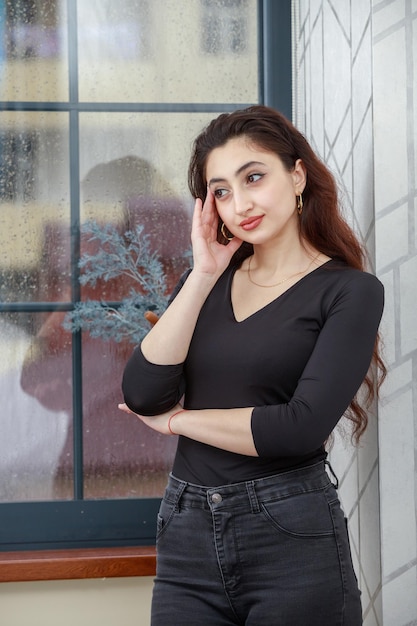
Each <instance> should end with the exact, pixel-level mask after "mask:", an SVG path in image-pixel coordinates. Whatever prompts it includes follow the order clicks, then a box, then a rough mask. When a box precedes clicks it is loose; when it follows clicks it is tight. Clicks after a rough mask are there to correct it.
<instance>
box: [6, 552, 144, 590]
mask: <svg viewBox="0 0 417 626" xmlns="http://www.w3.org/2000/svg"><path fill="white" fill-rule="evenodd" d="M155 571H156V552H155V547H154V546H153V547H151V546H149V547H142V546H141V547H131V548H130V547H129V548H126V547H122V548H90V549H73V550H41V551H39V552H37V551H33V552H2V553H0V582H2V583H4V582H24V581H39V580H68V579H80V578H115V577H123V576H154V575H155Z"/></svg>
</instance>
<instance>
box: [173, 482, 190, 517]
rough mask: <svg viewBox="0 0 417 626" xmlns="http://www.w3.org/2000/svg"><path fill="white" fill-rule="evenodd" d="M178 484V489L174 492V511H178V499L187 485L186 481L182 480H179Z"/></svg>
mask: <svg viewBox="0 0 417 626" xmlns="http://www.w3.org/2000/svg"><path fill="white" fill-rule="evenodd" d="M179 482H180V484H179V485H178V489H177V492H176V494H175V498H174V505H175V511H176V512H177V513H178V512H179V510H180V500H181V496H182V494H183V493H184V490H185V488H186V486H187V483H186V482H184V481H182V480H181V481H179Z"/></svg>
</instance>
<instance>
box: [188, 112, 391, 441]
mask: <svg viewBox="0 0 417 626" xmlns="http://www.w3.org/2000/svg"><path fill="white" fill-rule="evenodd" d="M236 137H244V138H245V139H247V140H248V141H249V142H250V143H252V144H253V145H254V146H256V147H258V148H261V149H262V150H266V151H269V152H272V153H274V154H276V155H277V156H278V157H279V158H280V159H281V161H282V163H283V164H284V167H285V168H286V169H287V171H288V172H291V171H292V170H293V168H294V166H295V163H296V161H297V160H298V159H301V160H302V162H303V163H304V166H305V169H306V172H307V181H306V186H305V188H304V191H303V202H304V207H303V212H302V215H301V217H300V221H299V224H300V236H301V238H302V239H304V240H305V241H307V242H308V243H309V244H311V245H312V246H313V247H314V248H316V249H317V250H319V251H320V252H322V253H323V254H325V255H327V256H329V257H330V258H332V259H337V260H340V261H343V262H344V263H346V265H348V266H349V267H352V268H355V269H358V270H364V269H365V266H366V259H367V254H366V250H365V248H364V247H363V245H362V244H361V243H360V242H359V240H358V238H357V237H356V235H355V233H354V232H353V230H352V229H351V228H350V226H349V225H348V224H347V222H346V221H345V219H344V218H343V215H342V213H341V207H340V203H339V196H338V190H337V185H336V182H335V179H334V177H333V175H332V174H331V172H330V171H329V170H328V168H327V167H326V166H325V165H324V163H323V162H322V161H321V160H320V159H319V158H318V156H317V155H316V154H315V152H314V151H313V149H312V148H311V146H310V144H309V143H308V141H307V140H306V139H305V137H304V136H303V135H302V134H301V133H300V132H299V131H298V130H297V129H296V128H295V126H294V125H293V124H292V123H291V122H290V121H289V120H288V119H287V118H286V117H285V116H284V115H282V114H281V113H279V112H278V111H275V110H274V109H272V108H270V107H266V106H262V105H256V106H251V107H249V108H246V109H241V110H238V111H234V112H232V113H223V114H221V115H219V116H218V117H217V118H215V119H214V120H212V121H211V122H210V123H209V124H208V126H207V127H206V128H205V129H204V130H203V131H202V132H201V133H200V134H199V135H198V137H197V138H196V139H195V141H194V145H193V150H192V155H191V160H190V165H189V171H188V184H189V188H190V191H191V194H192V195H193V197H194V198H201V199H202V200H203V202H204V200H205V198H206V195H207V180H206V164H207V159H208V157H209V155H210V153H211V152H212V150H214V149H215V148H218V147H220V146H223V145H225V144H226V143H227V142H228V141H229V140H230V139H233V138H236ZM221 237H222V235H221V234H220V233H219V240H220V241H221ZM223 243H225V241H223ZM252 252H253V248H252V245H251V244H248V243H243V244H242V246H241V247H240V248H239V250H238V251H237V252H236V254H235V255H234V257H233V259H232V263H241V262H242V260H243V259H244V258H245V257H247V256H249V255H250V254H252ZM385 376H386V368H385V364H384V362H383V359H382V357H381V353H380V335H379V333H378V335H377V338H376V342H375V347H374V352H373V356H372V363H371V367H370V369H369V371H368V374H367V376H366V378H365V380H364V382H363V385H362V388H361V389H360V390H359V392H358V393H357V394H356V396H355V397H354V398H353V400H352V402H351V403H350V406H349V409H348V411H347V412H346V417H347V418H348V419H349V420H351V422H352V424H353V431H352V437H353V440H354V441H355V442H356V443H357V442H358V441H359V439H360V437H361V435H362V434H363V433H364V431H365V429H366V427H367V424H368V415H367V409H368V408H369V407H370V405H371V404H372V402H373V400H374V399H375V397H376V396H377V395H378V391H379V387H380V385H381V384H382V382H383V380H384V378H385ZM362 389H363V390H364V392H365V393H364V394H363V393H362Z"/></svg>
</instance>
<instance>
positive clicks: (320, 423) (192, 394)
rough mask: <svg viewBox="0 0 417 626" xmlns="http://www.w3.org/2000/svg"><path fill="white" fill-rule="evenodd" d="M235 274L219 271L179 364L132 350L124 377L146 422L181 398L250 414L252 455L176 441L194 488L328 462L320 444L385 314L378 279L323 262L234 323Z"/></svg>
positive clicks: (355, 382) (180, 472)
mask: <svg viewBox="0 0 417 626" xmlns="http://www.w3.org/2000/svg"><path fill="white" fill-rule="evenodd" d="M235 271H236V268H233V267H230V268H228V269H227V270H226V271H225V272H224V273H223V275H222V276H221V277H220V278H219V280H218V281H217V283H216V285H215V286H214V288H213V290H212V291H211V293H210V295H209V296H208V298H207V300H206V302H205V304H204V305H203V307H202V309H201V312H200V315H199V318H198V321H197V324H196V328H195V331H194V334H193V337H192V341H191V344H190V348H189V351H188V354H187V358H186V360H185V362H184V363H180V364H176V365H166V366H165V365H155V364H153V363H150V362H148V361H147V360H146V359H145V358H144V356H143V354H142V352H141V349H140V346H138V347H137V348H136V349H135V351H134V353H133V355H132V356H131V358H130V360H129V362H128V363H127V366H126V369H125V373H124V378H123V393H124V397H125V401H126V403H127V405H128V406H129V407H130V408H131V409H132V410H133V411H135V412H137V413H141V414H144V415H157V414H159V413H162V412H164V411H167V410H169V409H170V408H172V407H173V406H175V404H176V403H177V402H178V401H179V400H180V398H181V397H182V395H183V394H185V395H184V407H185V408H187V409H206V408H216V409H221V408H225V409H228V408H233V407H255V408H254V409H253V412H252V422H251V425H252V434H253V439H254V443H255V447H256V450H257V452H258V455H259V456H258V457H249V456H245V455H240V454H235V453H232V452H227V451H225V450H221V449H219V448H215V447H212V446H209V445H206V444H203V443H199V442H196V441H193V440H191V439H188V438H187V437H182V436H181V437H179V441H178V448H177V453H176V457H175V461H174V467H173V474H174V475H175V476H176V477H177V478H179V479H182V480H185V481H188V482H192V483H196V484H200V485H207V486H216V485H223V484H228V483H233V482H239V481H244V480H252V479H256V478H261V477H264V476H269V475H272V474H276V473H279V472H282V471H285V470H288V469H293V468H296V467H302V466H304V465H307V464H310V463H312V462H315V461H317V460H319V459H323V458H325V456H326V453H325V450H324V446H323V443H324V441H325V440H326V439H327V438H328V436H329V435H330V433H331V432H332V430H333V429H334V427H335V426H336V424H337V422H338V421H339V419H340V418H341V416H342V415H343V413H344V412H345V410H346V409H347V407H348V406H349V404H350V402H351V400H352V398H353V397H354V395H355V394H356V392H357V390H358V388H359V387H360V385H361V383H362V381H363V379H364V377H365V376H366V373H367V371H368V368H369V365H370V361H371V358H372V352H373V348H374V344H375V338H376V333H377V329H378V325H379V322H380V319H381V315H382V310H383V299H384V295H383V286H382V284H381V283H380V281H379V280H378V279H377V278H376V277H375V276H373V275H372V274H369V273H366V272H361V271H359V270H355V269H352V268H349V267H347V266H346V265H344V264H342V263H339V262H337V261H328V262H327V263H325V264H324V265H322V266H321V267H319V268H317V269H316V270H314V271H313V272H311V273H309V274H307V275H306V276H304V277H303V278H302V279H301V280H299V281H298V282H297V283H295V284H294V285H293V286H291V287H290V288H289V289H288V290H287V291H285V292H284V293H283V294H282V295H280V296H279V297H278V298H276V299H275V300H273V301H272V302H270V303H269V304H267V305H266V306H264V307H262V308H261V309H260V310H258V311H257V312H255V313H253V314H252V315H250V316H249V317H247V318H246V319H244V320H242V321H240V322H238V321H237V320H236V318H235V316H234V313H233V307H232V300H231V286H232V280H233V275H234V272H235ZM184 280H186V276H185V277H184V278H183V280H182V282H181V283H180V285H179V286H178V288H177V290H176V292H174V296H175V293H177V292H178V290H179V289H180V288H181V286H182V284H183V282H184Z"/></svg>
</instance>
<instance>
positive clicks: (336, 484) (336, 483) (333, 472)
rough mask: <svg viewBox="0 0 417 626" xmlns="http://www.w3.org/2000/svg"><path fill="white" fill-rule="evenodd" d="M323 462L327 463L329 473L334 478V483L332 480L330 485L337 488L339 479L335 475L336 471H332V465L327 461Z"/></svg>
mask: <svg viewBox="0 0 417 626" xmlns="http://www.w3.org/2000/svg"><path fill="white" fill-rule="evenodd" d="M324 464H325V465H327V467H328V468H329V472H330V473H331V475H332V476H333V478H334V479H335V481H336V482H335V483H334V482H332V485H333V487H334V488H335V489H339V479H338V477H337V476H336V473H335V471H334V469H333V468H332V466H331V465H330V463H329V461H324Z"/></svg>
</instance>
